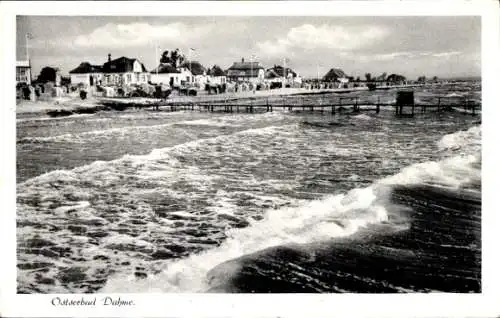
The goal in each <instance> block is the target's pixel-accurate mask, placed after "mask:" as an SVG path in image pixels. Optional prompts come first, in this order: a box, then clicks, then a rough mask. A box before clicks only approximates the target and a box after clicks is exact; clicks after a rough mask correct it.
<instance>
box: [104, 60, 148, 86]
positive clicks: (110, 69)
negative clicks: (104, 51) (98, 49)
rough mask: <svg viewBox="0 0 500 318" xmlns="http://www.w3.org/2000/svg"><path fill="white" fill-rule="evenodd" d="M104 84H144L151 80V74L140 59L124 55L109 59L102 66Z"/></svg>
mask: <svg viewBox="0 0 500 318" xmlns="http://www.w3.org/2000/svg"><path fill="white" fill-rule="evenodd" d="M102 72H103V84H107V85H128V84H143V83H147V82H149V81H150V80H151V77H150V74H149V73H148V71H147V70H146V68H145V67H144V64H142V63H141V62H140V61H139V60H138V59H135V58H128V57H125V56H122V57H120V58H117V59H115V60H111V54H108V61H107V62H106V63H104V64H103V66H102Z"/></svg>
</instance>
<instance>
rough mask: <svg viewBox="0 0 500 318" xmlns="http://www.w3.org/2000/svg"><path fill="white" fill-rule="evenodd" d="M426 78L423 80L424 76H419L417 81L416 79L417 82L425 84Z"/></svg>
mask: <svg viewBox="0 0 500 318" xmlns="http://www.w3.org/2000/svg"><path fill="white" fill-rule="evenodd" d="M425 80H426V78H425V75H424V76H420V77H419V78H418V79H417V82H425Z"/></svg>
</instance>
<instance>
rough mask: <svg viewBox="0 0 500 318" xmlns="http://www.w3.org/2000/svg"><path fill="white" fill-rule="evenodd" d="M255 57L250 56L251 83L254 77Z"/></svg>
mask: <svg viewBox="0 0 500 318" xmlns="http://www.w3.org/2000/svg"><path fill="white" fill-rule="evenodd" d="M252 62H253V55H250V78H249V82H250V83H252V77H253V63H252Z"/></svg>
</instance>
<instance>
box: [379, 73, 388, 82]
mask: <svg viewBox="0 0 500 318" xmlns="http://www.w3.org/2000/svg"><path fill="white" fill-rule="evenodd" d="M380 79H381V80H382V81H383V82H384V81H385V80H386V79H387V73H386V72H384V73H382V75H380Z"/></svg>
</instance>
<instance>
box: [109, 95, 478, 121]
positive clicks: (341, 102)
mask: <svg viewBox="0 0 500 318" xmlns="http://www.w3.org/2000/svg"><path fill="white" fill-rule="evenodd" d="M399 93H401V92H399ZM411 93H413V92H411ZM403 95H404V94H403ZM411 97H413V95H412V96H411ZM406 98H407V99H406V100H405V97H399V95H398V98H397V99H396V103H387V102H385V103H384V102H381V101H380V97H378V98H377V100H376V101H374V102H373V101H372V102H367V101H363V100H361V98H360V97H328V98H327V99H326V98H325V99H321V98H320V99H319V100H318V99H316V100H311V99H310V97H307V96H292V97H286V96H279V97H276V96H273V97H263V98H260V97H255V98H245V99H241V98H233V99H224V100H216V101H198V102H194V101H177V102H169V101H157V102H152V103H147V104H144V103H134V102H127V103H121V102H119V101H117V102H114V101H110V100H107V101H102V102H101V104H102V105H103V106H104V107H106V108H111V109H116V110H124V109H126V108H153V109H155V110H160V107H161V110H163V111H202V112H223V113H255V112H259V113H262V112H273V111H275V110H276V109H281V110H283V111H289V112H319V113H328V114H332V115H334V114H336V113H339V112H348V111H351V112H355V113H359V112H361V111H363V112H366V111H373V112H375V113H379V112H380V111H381V110H382V109H385V110H387V109H391V110H393V111H394V114H395V115H396V116H397V117H413V116H415V114H418V113H420V114H423V113H427V112H436V113H440V112H444V111H452V110H456V111H463V112H464V113H470V114H471V115H473V116H474V115H476V114H477V111H478V110H480V109H481V103H477V102H474V101H471V100H468V99H467V98H461V99H460V100H457V97H444V96H442V97H435V98H433V99H432V100H430V101H428V102H426V103H421V104H417V103H414V102H408V98H409V96H406Z"/></svg>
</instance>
